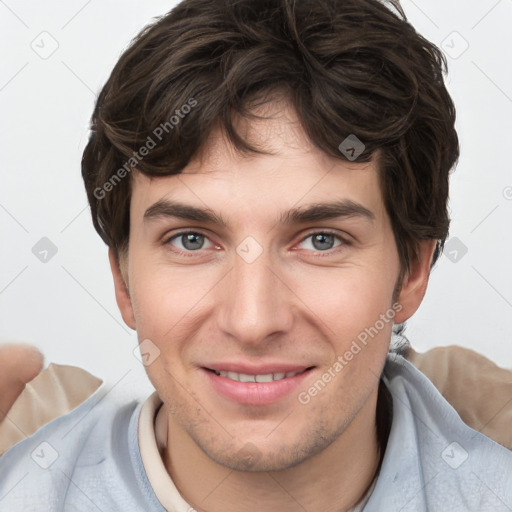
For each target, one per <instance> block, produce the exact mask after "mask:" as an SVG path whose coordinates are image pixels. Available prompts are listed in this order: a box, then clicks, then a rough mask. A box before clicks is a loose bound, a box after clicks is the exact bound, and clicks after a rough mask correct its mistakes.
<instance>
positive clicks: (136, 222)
mask: <svg viewBox="0 0 512 512" xmlns="http://www.w3.org/2000/svg"><path fill="white" fill-rule="evenodd" d="M259 108H260V109H262V112H261V113H264V114H265V115H268V114H269V113H270V114H272V116H273V117H272V119H269V120H258V121H254V120H251V121H250V122H249V121H245V120H243V119H237V123H236V126H237V129H238V130H239V131H240V133H241V134H242V135H243V136H245V137H247V138H249V140H250V141H251V142H253V143H256V144H259V145H260V146H262V147H264V148H265V149H266V150H270V151H272V152H273V153H274V154H272V155H251V156H247V155H241V154H239V153H237V152H236V151H235V150H234V149H233V148H232V147H231V146H230V145H229V143H228V142H227V141H226V139H225V138H224V137H223V135H222V133H221V132H220V131H214V132H212V134H211V136H210V139H209V142H208V144H207V145H205V147H204V148H203V150H202V151H201V152H200V154H198V155H197V156H196V158H195V159H194V160H193V161H191V162H190V164H189V165H188V166H187V167H186V168H185V169H184V171H183V173H182V174H180V175H178V176H169V177H162V178H160V177H159V178H152V179H151V178H148V177H145V176H143V175H142V174H140V173H135V174H134V175H133V195H132V200H131V208H130V222H131V227H130V235H129V245H128V251H127V254H125V255H124V256H122V257H121V261H118V260H117V259H116V257H115V255H114V252H113V251H112V250H111V251H110V262H111V268H112V273H113V277H114V284H115V290H116V298H117V302H118V305H119V308H120V310H121V313H122V315H123V319H124V321H125V322H126V324H127V325H128V326H130V327H131V328H132V329H136V330H137V333H138V337H139V340H141V341H142V340H145V339H150V340H151V342H152V343H154V345H156V346H157V347H158V349H159V351H160V355H159V357H157V358H156V359H155V360H154V362H152V363H151V364H150V365H149V366H147V367H146V369H147V372H148V375H149V378H150V379H151V382H152V383H153V385H154V386H155V388H156V390H157V392H158V394H159V396H160V398H161V399H162V401H163V403H164V407H165V414H167V416H168V445H167V452H166V453H165V454H164V457H163V459H164V463H165V465H166V467H167V470H168V472H169V474H170V475H171V477H172V479H173V481H174V482H175V484H176V486H177V488H178V490H179V491H180V493H181V494H182V496H183V497H184V498H185V500H186V501H187V502H188V503H190V504H191V505H192V506H193V507H194V508H195V509H197V510H207V511H209V512H217V511H221V510H222V511H223V512H231V511H236V512H244V511H254V510H256V509H258V510H280V511H284V512H287V511H290V512H291V511H297V510H303V509H304V510H307V511H309V512H317V511H318V512H319V511H322V512H326V511H334V510H336V511H345V510H348V509H349V508H350V507H351V506H353V505H354V504H356V503H357V502H358V501H359V500H360V498H361V497H362V496H363V495H364V493H365V491H366V490H367V488H368V487H369V485H370V484H371V482H372V481H373V479H374V476H375V472H376V468H377V465H378V460H379V447H378V443H377V438H376V429H375V409H376V402H377V390H378V379H379V376H380V374H381V371H382V369H383V366H384V364H385V359H386V355H387V353H388V348H389V341H390V336H391V328H392V322H389V323H387V324H385V326H384V328H383V329H382V330H381V331H379V333H378V335H377V336H375V337H374V338H373V339H372V340H371V342H370V343H368V345H367V346H366V347H364V349H363V350H361V351H360V352H359V353H358V354H357V355H356V356H354V358H353V359H352V360H351V361H350V362H349V363H348V364H347V365H346V366H345V367H344V368H343V370H342V371H340V372H338V373H336V376H335V377H334V378H333V379H332V380H331V381H330V383H329V384H328V385H327V386H326V387H325V388H324V389H322V390H321V392H319V393H318V394H317V395H316V396H314V397H313V398H312V399H311V401H310V402H309V403H308V404H307V405H303V404H301V403H300V402H299V401H298V397H297V395H298V393H299V392H300V391H304V390H307V389H308V388H309V387H311V386H312V385H313V384H314V383H315V382H316V381H317V380H318V379H319V378H321V377H322V375H323V374H324V373H326V372H328V371H329V368H332V365H333V362H334V361H335V360H336V358H337V357H338V356H339V355H342V354H344V353H345V352H346V351H347V350H348V349H349V347H350V345H351V342H352V340H354V339H356V338H357V335H358V334H359V333H360V332H361V331H363V330H364V329H365V328H367V327H370V326H373V325H375V323H376V321H377V320H378V319H379V315H381V314H383V313H385V312H386V311H388V310H389V309H390V308H391V307H392V305H393V303H394V297H393V291H394V289H395V285H396V283H397V281H398V277H399V274H400V264H399V258H398V252H397V248H396V243H395V240H394V237H393V233H392V228H391V224H390V220H389V217H388V215H387V213H386V211H385V208H384V204H383V199H382V194H381V190H380V186H379V180H378V174H377V163H376V162H375V161H372V162H370V163H357V161H356V162H346V161H343V160H340V159H334V158H332V157H329V156H327V155H326V154H325V153H323V152H322V151H320V150H319V149H317V148H315V147H314V146H312V145H311V143H310V141H309V140H308V138H307V137H306V135H305V134H304V133H303V131H302V130H301V128H300V124H299V123H298V121H297V117H296V115H295V113H294V112H293V110H292V109H291V108H290V107H289V105H288V104H287V103H286V102H285V101H277V100H276V101H274V102H271V103H270V104H267V105H266V106H264V107H259ZM258 113H260V112H259V111H258ZM162 199H167V200H176V201H177V200H179V201H180V202H182V203H186V204H190V205H193V206H196V207H200V208H209V209H211V210H212V211H214V212H216V213H218V214H219V215H221V216H222V218H223V219H224V220H225V221H226V223H227V227H222V226H219V225H216V224H207V223H204V222H197V221H189V220H183V219H178V218H172V217H166V216H161V217H159V218H153V219H150V220H146V221H145V220H144V213H145V211H146V210H147V209H148V208H149V207H151V206H152V205H153V204H154V203H156V202H157V201H160V200H162ZM339 199H344V200H351V201H353V202H355V203H359V204H361V205H363V206H364V207H365V208H366V209H368V210H370V211H371V212H372V213H373V215H374V219H373V220H369V219H368V218H365V217H363V216H352V217H349V218H344V217H342V218H337V219H330V220H322V221H314V222H308V223H305V224H292V225H284V224H281V223H280V222H279V220H278V219H279V216H280V215H281V214H282V213H284V212H287V211H288V210H290V209H292V208H295V207H298V206H305V205H310V204H312V203H324V202H330V201H333V200H339ZM183 229H192V230H193V231H195V232H196V233H199V234H202V235H205V238H204V239H201V238H199V240H198V242H196V246H199V247H200V249H198V250H191V249H190V248H189V247H190V246H186V245H184V240H183V237H175V238H172V237H173V236H174V235H175V234H177V233H178V232H179V231H180V230H183ZM325 229H328V230H332V231H333V232H335V235H336V236H335V237H334V238H327V243H330V244H331V246H332V248H329V247H331V246H329V247H328V248H326V246H325V245H321V244H319V245H318V244H317V245H314V244H313V237H312V236H309V237H308V235H312V234H318V233H322V232H323V231H322V230H325ZM248 236H251V237H253V238H254V239H255V240H256V241H257V242H258V244H259V245H260V247H261V248H262V250H263V252H262V253H261V254H260V255H259V257H258V258H256V260H255V261H254V262H252V263H250V264H249V263H247V262H246V261H245V260H244V259H243V258H242V257H240V256H239V255H238V254H237V252H236V249H237V247H238V246H239V244H240V243H241V242H242V241H243V240H244V239H245V238H246V237H248ZM338 236H339V237H341V238H340V239H338V238H337V237H338ZM306 237H307V238H306ZM342 240H344V241H342ZM201 242H202V245H201ZM185 243H186V240H185ZM434 244H435V242H433V241H427V242H422V243H421V244H420V248H419V253H418V258H417V259H414V260H413V261H412V265H411V270H410V272H409V273H408V274H407V275H406V276H405V278H404V279H403V282H402V287H401V290H400V292H399V295H398V297H396V298H397V300H398V302H399V303H400V306H401V310H400V312H399V313H397V315H396V317H395V321H397V322H402V321H404V320H406V319H407V318H409V317H410V316H411V315H412V314H413V313H414V312H415V311H416V309H417V308H418V306H419V304H420V303H421V300H422V298H423V296H424V293H425V289H426V286H427V281H428V275H429V269H430V262H431V257H432V252H433V249H434ZM180 250H181V251H182V252H181V253H180V252H179V251H180ZM187 250H188V252H187ZM183 253H185V254H183ZM233 360H236V361H249V362H252V363H257V362H262V361H265V362H266V361H270V360H271V361H283V362H287V363H295V364H298V365H305V366H308V367H311V366H313V367H314V368H313V370H311V371H310V373H309V375H308V376H307V378H306V380H305V381H304V382H303V383H301V385H300V388H299V389H298V390H297V391H296V392H295V391H294V392H292V393H291V394H290V395H289V396H287V397H285V398H284V399H280V400H279V401H278V402H277V403H274V404H270V405H245V404H239V403H237V402H234V401H232V400H229V399H227V398H225V397H223V396H221V395H219V394H218V393H217V392H216V391H215V390H214V389H213V388H212V387H211V386H210V384H209V381H208V379H207V378H206V377H205V375H206V372H205V370H203V369H202V368H203V366H206V365H207V363H209V362H212V361H233Z"/></svg>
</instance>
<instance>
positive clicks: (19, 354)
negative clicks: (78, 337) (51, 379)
mask: <svg viewBox="0 0 512 512" xmlns="http://www.w3.org/2000/svg"><path fill="white" fill-rule="evenodd" d="M43 363H44V358H43V355H42V354H41V352H39V350H38V349H37V348H35V347H32V346H30V345H22V344H19V345H2V346H0V389H1V390H2V392H1V393H0V421H1V420H3V419H4V417H5V415H6V414H7V412H8V411H9V409H10V408H11V407H12V405H13V404H14V402H15V401H16V399H17V398H18V396H19V395H20V393H21V392H22V391H23V390H24V389H25V385H26V384H27V383H28V382H30V381H31V380H32V379H33V378H34V377H36V376H37V375H38V374H39V372H40V371H41V370H42V369H43Z"/></svg>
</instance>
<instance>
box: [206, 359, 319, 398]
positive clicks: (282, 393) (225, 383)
mask: <svg viewBox="0 0 512 512" xmlns="http://www.w3.org/2000/svg"><path fill="white" fill-rule="evenodd" d="M203 371H204V372H205V373H206V377H207V378H208V379H209V381H210V383H211V385H212V387H213V388H214V389H215V391H217V392H218V393H219V394H221V395H222V396H224V397H226V398H229V399H230V400H233V401H235V402H238V403H240V404H245V405H268V404H272V403H275V402H277V401H279V400H281V399H283V398H285V397H286V396H288V395H290V394H291V393H292V391H293V390H294V389H296V388H297V387H298V386H299V385H300V384H301V383H302V382H303V381H304V379H305V378H306V377H307V376H308V375H309V373H310V371H311V370H310V369H308V370H305V371H304V372H302V373H299V374H298V375H295V376H294V377H285V378H284V379H281V380H274V381H272V382H239V381H237V380H232V379H228V378H227V377H221V376H220V375H217V374H216V373H214V372H212V371H210V370H207V369H205V368H203Z"/></svg>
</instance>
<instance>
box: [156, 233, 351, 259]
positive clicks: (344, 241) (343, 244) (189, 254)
mask: <svg viewBox="0 0 512 512" xmlns="http://www.w3.org/2000/svg"><path fill="white" fill-rule="evenodd" d="M188 234H194V235H202V236H204V237H205V238H206V239H208V240H209V238H208V236H207V235H205V234H204V233H202V232H201V231H197V230H185V231H179V232H178V233H175V234H173V235H172V236H170V237H168V238H166V239H165V240H164V242H163V244H164V245H171V242H172V240H175V239H178V238H180V237H182V236H184V235H188ZM313 235H332V236H334V238H337V239H338V240H339V241H340V242H341V243H340V244H339V245H337V246H336V247H333V248H331V249H328V250H326V251H318V250H317V251H314V252H316V253H319V255H318V256H316V257H320V258H321V257H322V256H323V255H324V254H325V255H327V256H332V255H333V254H335V253H337V252H338V251H339V250H343V248H344V247H346V246H349V245H350V242H349V241H348V240H347V239H346V238H343V237H342V236H340V235H339V234H338V233H336V232H334V231H331V230H329V229H323V230H319V231H311V232H310V233H308V234H307V235H305V236H304V237H303V238H302V239H301V240H300V242H299V243H302V242H304V241H305V240H307V239H308V238H310V237H312V236H313ZM210 242H211V240H210ZM211 243H213V242H211ZM172 247H173V248H172V249H171V250H172V251H173V252H177V253H178V254H182V255H185V256H186V257H193V255H194V253H198V252H200V251H201V250H202V249H198V250H196V251H183V250H182V249H177V248H176V247H174V246H172Z"/></svg>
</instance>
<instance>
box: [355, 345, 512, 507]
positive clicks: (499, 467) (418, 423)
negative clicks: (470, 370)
mask: <svg viewBox="0 0 512 512" xmlns="http://www.w3.org/2000/svg"><path fill="white" fill-rule="evenodd" d="M383 380H384V382H385V384H386V386H387V387H388V389H389V391H390V393H391V395H392V397H393V421H392V426H391V432H390V435H389V440H388V444H387V447H386V452H385V455H384V460H383V463H382V467H381V471H380V474H379V477H378V480H377V484H376V487H375V490H374V492H373V494H372V496H371V498H370V501H369V503H368V505H367V507H366V508H365V511H372V510H379V511H387V510H403V512H406V511H409V510H410V511H413V510H451V511H454V512H455V511H461V512H462V511H472V510H474V511H475V512H476V511H479V512H482V511H489V512H490V511H493V512H494V511H502V510H503V511H506V510H510V509H509V508H508V507H511V506H512V452H511V451H509V450H508V449H507V448H505V447H503V446H501V445H499V444H498V443H496V442H494V441H493V440H491V439H490V438H488V437H486V436H485V435H483V434H481V433H480V432H478V431H476V430H474V429H472V428H471V427H469V426H468V425H466V424H465V423H464V422H463V421H462V420H461V418H460V416H459V415H458V413H457V412H456V410H455V409H454V408H453V407H452V406H451V405H450V404H449V403H448V402H447V401H446V399H445V398H444V397H443V396H442V395H441V393H440V392H439V391H438V390H437V389H436V387H435V386H434V385H433V384H432V382H431V381H430V380H429V379H428V378H427V377H426V376H425V375H423V374H422V373H421V372H420V371H419V370H418V369H417V368H415V367H414V366H413V365H412V364H411V363H410V362H409V361H407V360H406V359H404V358H403V357H401V356H399V355H390V356H389V357H388V360H387V362H386V366H385V369H384V374H383Z"/></svg>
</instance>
